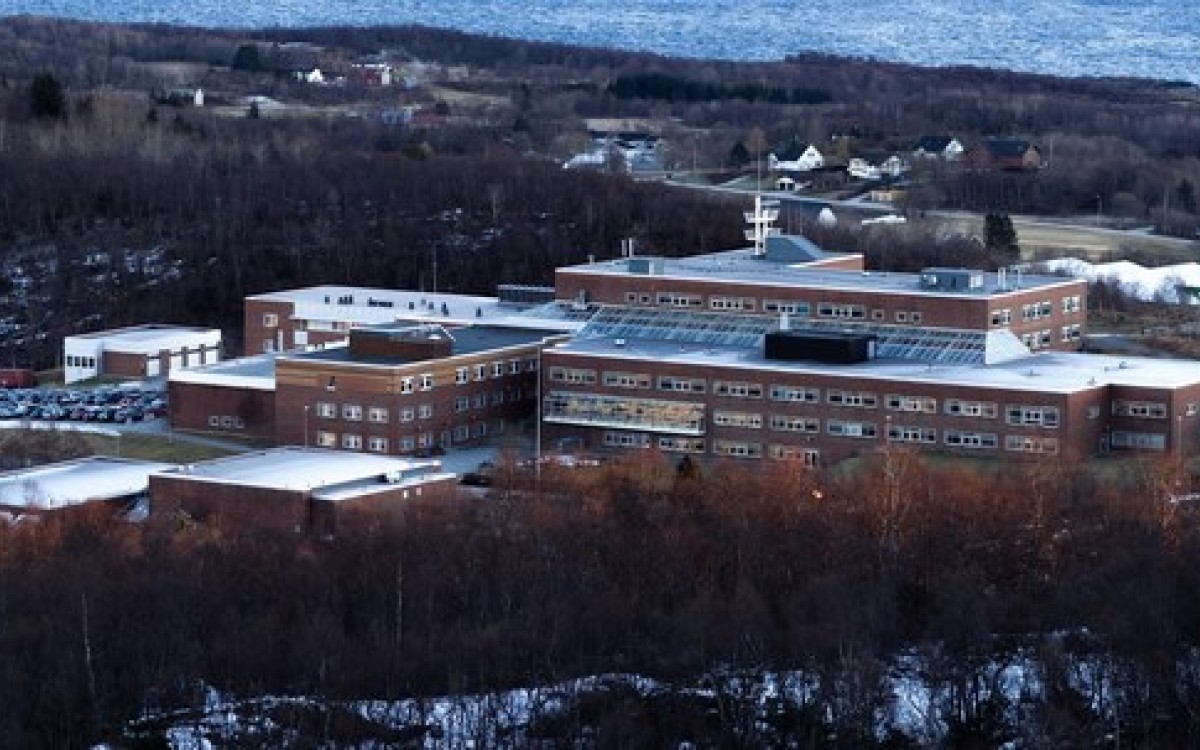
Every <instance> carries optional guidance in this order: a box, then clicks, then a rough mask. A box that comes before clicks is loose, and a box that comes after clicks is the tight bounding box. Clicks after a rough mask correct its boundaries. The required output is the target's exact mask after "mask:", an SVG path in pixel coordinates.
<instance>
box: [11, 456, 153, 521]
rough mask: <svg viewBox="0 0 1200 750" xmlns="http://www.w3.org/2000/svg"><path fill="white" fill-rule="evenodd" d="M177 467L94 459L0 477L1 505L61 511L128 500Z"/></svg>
mask: <svg viewBox="0 0 1200 750" xmlns="http://www.w3.org/2000/svg"><path fill="white" fill-rule="evenodd" d="M174 468H176V467H175V465H174V464H167V463H159V462H157V461H138V460H134V459H127V458H113V457H110V456H91V457H88V458H80V459H76V460H73V461H63V462H61V463H54V464H47V465H45V466H35V467H32V468H29V469H19V470H17V471H9V472H5V473H3V474H0V505H5V506H9V507H18V508H21V507H23V508H29V509H31V510H40V509H58V508H66V507H68V506H72V505H79V504H81V503H85V502H88V501H89V500H107V499H112V498H120V497H128V496H130V495H136V494H139V493H142V492H145V491H146V488H147V487H148V485H149V477H150V475H151V474H157V473H160V472H164V471H169V470H171V469H174Z"/></svg>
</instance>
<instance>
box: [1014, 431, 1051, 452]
mask: <svg viewBox="0 0 1200 750" xmlns="http://www.w3.org/2000/svg"><path fill="white" fill-rule="evenodd" d="M1004 450H1007V451H1014V452H1016V453H1058V439H1057V438H1048V437H1026V436H1024V435H1009V436H1007V437H1006V438H1004Z"/></svg>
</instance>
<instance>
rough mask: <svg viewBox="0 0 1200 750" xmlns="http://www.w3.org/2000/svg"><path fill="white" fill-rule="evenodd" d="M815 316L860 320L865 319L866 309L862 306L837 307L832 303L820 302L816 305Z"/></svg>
mask: <svg viewBox="0 0 1200 750" xmlns="http://www.w3.org/2000/svg"><path fill="white" fill-rule="evenodd" d="M817 316H818V317H822V318H848V319H851V320H862V319H864V318H866V317H867V308H866V307H864V306H863V305H838V304H834V303H832V302H822V303H821V304H819V305H817Z"/></svg>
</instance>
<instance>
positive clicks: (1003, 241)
mask: <svg viewBox="0 0 1200 750" xmlns="http://www.w3.org/2000/svg"><path fill="white" fill-rule="evenodd" d="M983 243H984V244H985V245H987V248H988V249H989V250H996V251H999V252H1002V253H1004V255H1006V256H1010V257H1011V258H1012V259H1013V260H1016V257H1017V255H1018V254H1019V253H1020V247H1019V246H1018V244H1017V230H1016V229H1015V228H1013V223H1012V217H1010V216H1009V215H1008V214H998V213H990V214H988V215H987V216H985V217H984V219H983Z"/></svg>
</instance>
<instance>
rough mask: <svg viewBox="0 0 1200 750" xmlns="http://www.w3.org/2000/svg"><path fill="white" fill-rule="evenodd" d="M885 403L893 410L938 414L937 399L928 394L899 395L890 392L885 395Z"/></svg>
mask: <svg viewBox="0 0 1200 750" xmlns="http://www.w3.org/2000/svg"><path fill="white" fill-rule="evenodd" d="M884 403H886V404H887V408H888V409H890V410H891V411H913V412H921V413H923V414H937V399H936V398H929V397H926V396H899V395H896V394H893V393H889V394H888V395H887V396H885V397H884Z"/></svg>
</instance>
